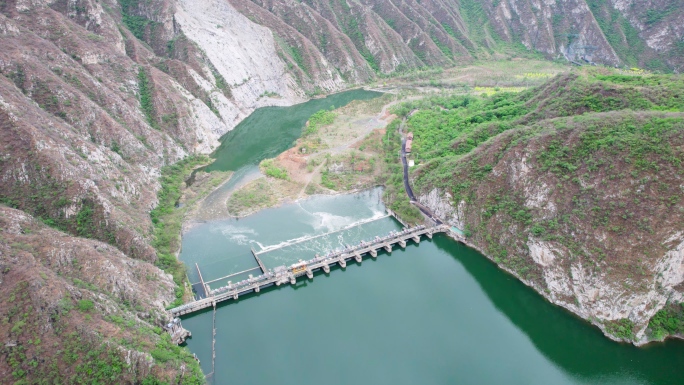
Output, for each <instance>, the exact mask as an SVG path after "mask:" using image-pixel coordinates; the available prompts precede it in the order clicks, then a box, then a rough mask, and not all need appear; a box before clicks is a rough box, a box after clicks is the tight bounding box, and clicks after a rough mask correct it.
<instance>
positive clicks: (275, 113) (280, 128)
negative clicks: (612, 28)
mask: <svg viewBox="0 0 684 385" xmlns="http://www.w3.org/2000/svg"><path fill="white" fill-rule="evenodd" d="M380 95H381V94H380V93H378V92H372V91H366V90H362V89H358V90H352V91H346V92H340V93H338V94H333V95H330V96H328V97H326V98H322V99H312V100H310V101H308V102H306V103H302V104H297V105H294V106H291V107H264V108H259V109H258V110H256V111H254V112H253V113H252V114H251V115H250V116H248V117H247V118H246V119H245V120H243V121H242V122H240V124H238V125H237V127H235V129H234V130H232V131H230V132H228V133H227V134H226V135H224V136H223V137H222V138H221V145H220V146H219V148H218V149H217V150H216V152H215V154H214V157H215V158H216V161H214V163H212V164H211V165H209V166H208V167H207V168H206V170H207V171H213V170H221V171H227V170H232V171H236V170H239V169H240V168H242V167H245V166H249V165H255V164H258V163H259V162H260V161H262V160H264V159H267V158H274V157H276V156H278V155H279V154H280V153H281V152H283V151H285V150H287V149H288V148H290V147H292V144H293V143H294V141H295V140H297V139H298V138H299V136H300V135H301V133H302V128H303V127H304V125H305V124H306V121H307V120H309V117H311V115H313V114H314V113H316V112H318V111H320V110H327V109H330V108H338V107H343V106H345V105H347V104H349V102H351V101H353V100H367V99H372V98H376V97H378V96H380Z"/></svg>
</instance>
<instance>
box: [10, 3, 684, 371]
mask: <svg viewBox="0 0 684 385" xmlns="http://www.w3.org/2000/svg"><path fill="white" fill-rule="evenodd" d="M682 9H684V7H682V4H681V1H669V0H657V1H647V2H643V1H641V2H639V3H638V4H637V2H636V1H627V0H624V1H617V0H614V1H610V2H609V1H607V0H592V1H588V2H587V1H584V0H567V1H528V0H507V1H500V0H492V1H489V0H487V1H484V2H481V1H475V0H462V1H456V0H421V1H412V0H405V1H389V0H378V1H370V0H359V1H342V0H333V1H329V2H324V1H320V0H306V1H301V2H299V1H294V0H282V1H267V0H264V1H259V0H255V1H248V0H193V1H190V0H145V1H142V0H31V1H29V0H0V130H1V131H0V132H1V134H2V141H0V181H1V182H0V203H2V205H4V206H2V208H1V210H0V211H2V218H5V219H2V221H1V222H2V223H0V229H1V230H2V233H1V234H2V238H0V250H2V254H0V265H2V269H3V271H2V274H3V275H2V280H3V282H4V283H6V285H4V286H3V288H2V293H3V295H7V296H8V297H7V298H11V297H12V295H14V296H15V297H14V298H16V296H17V295H19V294H18V293H19V291H22V290H23V292H25V293H28V294H26V295H27V296H23V294H22V297H21V298H22V301H23V302H21V307H16V309H15V307H12V306H10V305H11V304H10V303H9V302H6V303H4V304H3V306H2V311H1V312H0V313H2V317H3V319H5V320H7V322H6V323H3V324H2V326H0V332H1V333H2V334H3V335H5V336H6V337H7V340H8V341H14V342H11V343H10V342H8V343H7V344H6V345H5V347H4V348H3V350H2V352H3V354H5V356H7V357H9V356H12V357H26V358H22V360H19V361H17V360H15V361H11V360H10V361H11V362H12V364H11V365H9V364H7V363H6V362H9V361H3V362H5V363H3V364H0V371H2V374H3V378H16V380H18V381H19V380H23V379H26V378H28V379H33V378H39V377H40V375H44V374H45V373H47V372H46V370H48V369H46V367H45V365H49V364H50V363H47V364H46V363H44V362H42V361H40V363H39V364H37V365H38V368H39V369H35V368H33V369H32V367H33V366H32V365H34V364H33V363H32V362H39V361H38V360H37V358H36V359H35V360H34V361H32V360H31V359H30V358H31V357H38V356H39V355H40V354H41V351H43V352H44V351H45V350H44V349H46V348H45V347H43V346H36V344H35V343H34V342H35V337H34V336H33V333H34V332H36V331H37V330H43V331H44V332H45V333H48V334H49V336H50V341H53V339H54V340H55V341H57V340H59V339H60V338H65V336H66V335H67V334H69V335H72V334H73V333H76V334H78V335H81V336H97V338H92V339H89V344H83V345H82V346H87V347H88V349H85V348H80V349H77V350H74V351H73V352H70V353H69V354H71V357H72V358H70V360H73V362H78V363H83V364H84V365H86V366H87V365H90V364H95V363H98V364H102V362H100V361H97V360H95V359H94V358H93V357H92V356H91V357H90V358H89V357H88V351H89V350H92V351H97V352H99V353H100V354H101V357H109V358H111V359H110V360H109V361H106V362H109V364H110V365H109V367H117V368H123V367H127V368H129V369H130V368H132V367H137V366H135V365H133V364H132V363H131V361H130V360H129V361H125V362H127V363H126V364H125V365H124V364H121V365H119V363H120V361H117V359H115V358H116V357H114V356H113V355H112V354H113V353H111V352H116V351H121V352H124V351H125V352H129V353H130V354H129V353H125V354H126V357H128V358H130V357H132V355H133V356H136V357H141V359H142V360H143V361H144V362H146V364H145V365H147V366H146V367H147V368H148V369H149V370H148V369H145V370H142V369H141V370H139V371H135V372H134V373H132V374H131V372H127V373H128V374H126V375H123V374H121V376H122V377H121V378H122V382H136V381H137V382H139V381H142V380H143V379H144V378H146V376H148V375H151V376H154V377H159V378H165V379H167V380H169V381H170V379H173V378H176V377H177V376H179V375H181V373H183V370H184V369H183V368H186V367H192V368H195V369H196V364H193V362H194V361H193V360H191V359H188V356H187V355H185V353H186V352H185V351H184V350H183V351H175V350H174V355H173V356H164V355H160V353H159V351H157V352H156V353H154V351H155V349H156V348H155V347H156V346H161V347H164V349H166V348H167V347H168V346H167V345H166V342H165V341H164V340H163V338H162V337H161V336H159V335H158V334H157V333H156V332H155V329H154V325H156V324H158V323H159V322H161V317H162V314H163V313H162V310H163V308H164V307H165V306H167V305H168V304H169V301H173V300H174V298H176V297H178V296H175V295H174V294H175V293H174V289H175V290H176V291H177V292H182V291H183V290H182V289H180V288H178V287H176V288H174V287H173V286H177V285H178V283H179V277H181V278H182V275H183V274H182V271H181V270H174V271H173V273H174V274H175V275H174V276H173V277H171V276H170V275H168V274H164V273H163V271H162V269H161V268H166V269H167V270H169V269H168V268H169V260H170V259H169V258H170V257H172V256H173V254H174V253H175V252H177V247H176V246H177V245H176V246H173V245H175V244H173V242H171V244H173V245H172V246H170V247H167V248H165V249H164V251H163V252H162V251H160V250H161V249H160V247H159V242H158V241H157V240H156V239H157V236H158V234H157V233H156V232H155V231H156V230H155V229H159V228H160V225H159V223H158V218H157V217H155V221H153V220H152V218H151V216H150V212H151V211H152V210H153V209H154V208H155V207H158V206H159V204H160V197H161V198H162V199H161V201H162V203H163V205H168V204H173V203H174V202H167V201H168V200H169V199H170V198H171V197H175V195H173V194H171V193H169V194H167V192H168V191H167V190H165V189H162V185H163V184H168V183H170V182H169V181H172V182H174V183H176V182H177V183H178V184H180V183H181V182H182V181H179V180H178V178H179V177H178V175H176V176H175V177H174V178H175V179H174V178H164V179H161V178H160V176H161V175H162V170H171V171H170V172H174V169H173V167H171V168H169V167H167V166H170V165H173V164H177V163H178V162H180V161H181V160H183V159H186V162H187V163H183V166H182V167H189V165H197V164H198V162H199V161H198V159H203V158H198V157H197V156H198V155H201V154H209V153H211V152H212V151H213V150H214V149H216V148H217V146H218V144H219V138H220V137H221V136H222V135H223V134H225V133H226V132H228V131H229V130H231V129H233V128H234V127H235V126H236V125H237V124H238V123H239V122H240V121H241V120H242V119H244V118H245V117H246V116H248V115H249V114H250V113H251V112H252V111H254V110H255V109H256V108H259V107H262V106H270V105H291V104H294V103H297V102H301V101H304V100H306V99H307V98H310V97H313V96H316V95H322V94H328V93H332V92H336V91H339V90H342V89H346V88H349V87H354V86H358V85H362V84H365V83H368V82H373V81H377V80H379V79H383V78H385V77H387V76H392V75H393V74H397V73H403V72H410V71H413V70H415V69H418V68H424V67H446V66H452V65H456V64H463V63H470V62H473V61H476V60H489V59H505V58H511V57H515V56H521V55H532V56H540V55H541V56H544V57H546V58H548V59H554V60H562V61H565V60H574V61H581V62H582V63H585V62H584V61H582V60H583V59H582V58H584V59H586V60H588V61H593V62H596V63H603V64H607V65H610V66H620V67H622V66H640V67H647V68H651V69H655V70H659V71H672V72H679V71H681V69H682V65H683V64H684V54H683V53H684V51H683V50H684V43H682V36H683V35H684V31H683V30H682V28H683V27H682V26H683V25H684V20H682V18H683V16H682V12H681V10H682ZM188 159H190V160H188ZM165 167H166V168H165ZM178 167H181V166H178ZM182 167H181V168H182ZM184 170H185V169H184ZM176 171H177V169H176ZM165 175H166V174H165ZM162 182H163V183H162ZM167 187H168V186H167ZM169 191H175V192H177V191H176V190H174V189H173V188H171V189H170V190H169ZM164 199H166V200H164ZM165 207H166V206H165ZM17 226H18V227H17ZM45 226H47V227H45ZM169 228H172V227H169ZM177 235H178V234H175V235H174V236H175V237H177ZM53 238H54V239H57V240H59V241H54V242H51V241H49V240H50V239H53ZM55 242H57V243H55ZM155 246H156V247H155ZM68 250H71V251H69V252H67V251H68ZM93 250H95V251H97V252H95V251H93ZM98 250H99V251H98ZM102 250H104V251H102ZM74 255H79V256H80V257H79V258H76V259H74V258H73V256H74ZM74 261H77V262H74ZM98 266H99V267H98ZM112 266H113V267H112ZM93 267H95V268H97V269H96V270H97V271H98V272H100V273H99V274H105V273H102V272H107V271H110V270H108V269H110V268H111V269H112V270H111V271H112V273H111V274H114V275H116V276H120V277H127V278H125V279H124V278H122V279H123V281H120V282H116V280H115V281H114V282H112V281H108V280H102V281H99V280H97V279H95V277H93V276H91V275H92V274H95V273H93V271H94V270H89V269H91V268H93ZM98 269H99V270H98ZM142 271H144V272H146V273H145V275H144V276H143V275H141V274H142V273H141V272H142ZM43 275H45V277H47V278H45V277H43ZM172 278H175V280H176V282H175V285H174V284H172V282H173V279H172ZM146 280H150V281H151V282H156V283H150V282H147V281H146ZM129 281H130V282H131V284H132V286H131V288H133V289H131V290H134V291H136V290H141V291H150V292H151V293H154V295H149V296H148V295H145V296H142V297H140V300H139V302H134V301H131V295H130V293H129V294H125V295H124V294H122V293H123V292H121V291H117V289H116V288H117V287H120V284H121V282H129ZM46 285H47V286H46ZM148 286H149V287H148ZM152 287H154V289H153V288H152ZM26 288H29V289H28V291H26ZM181 294H182V293H181ZM81 301H90V302H92V307H91V306H90V304H89V302H81ZM112 301H113V302H112ZM79 304H83V305H82V307H83V309H82V310H74V309H75V308H76V307H77V306H79ZM17 306H18V305H17ZM93 309H96V310H97V314H94V313H91V312H92V311H93ZM19 312H23V313H19ZM25 315H26V316H25ZM86 316H88V317H90V318H91V320H92V321H93V322H82V320H85V319H86V318H87V317H86ZM70 317H75V318H74V319H75V320H78V322H79V324H80V325H81V326H80V329H72V326H73V325H71V324H69V323H66V324H65V323H64V322H66V320H69V319H71V318H70ZM27 318H35V319H37V320H41V321H40V322H34V323H31V324H28V323H27V322H28V321H27ZM57 318H58V319H59V320H62V321H59V322H57V321H54V322H53V321H50V320H53V319H57ZM43 321H44V322H43ZM55 322H57V323H55ZM60 322H61V323H60ZM129 324H130V325H142V326H141V328H140V330H142V331H143V332H145V333H146V334H145V335H144V336H143V335H141V336H134V335H128V334H125V333H124V334H123V335H122V334H121V330H122V329H124V328H125V326H126V325H129ZM26 325H28V326H26ZM67 325H68V326H67ZM148 332H149V333H148ZM46 338H47V337H46ZM74 338H75V337H74ZM84 338H85V337H84ZM29 341H30V342H29ZM131 341H137V342H140V343H137V344H135V343H133V342H131ZM72 345H73V346H76V345H77V344H76V342H74V343H73V344H72ZM72 345H69V346H72ZM100 348H101V349H102V350H100ZM110 348H111V349H110ZM26 352H33V353H31V354H34V356H30V355H27V354H26ZM150 352H152V353H150ZM150 354H151V355H150ZM128 358H127V359H128ZM152 360H153V361H154V362H156V363H157V364H163V365H160V366H155V367H154V368H152V366H153V365H152V364H151V362H152ZM65 362H68V361H65ZM103 362H105V361H103ZM141 362H142V361H141ZM115 363H116V365H115ZM8 365H9V366H8ZM126 365H128V366H126ZM193 365H194V366H193ZM86 366H84V367H83V368H84V369H83V370H86V371H87V370H89V369H88V368H87V367H86ZM100 366H101V365H100ZM49 370H54V371H55V373H56V374H55V376H56V377H58V378H70V377H71V376H79V375H82V373H81V374H79V373H75V372H73V371H72V368H71V367H69V366H68V365H61V364H60V363H59V362H58V363H56V366H55V367H54V368H52V369H49ZM131 370H132V369H131ZM193 370H194V369H193ZM190 372H192V370H190ZM109 374H111V373H109ZM109 374H107V373H104V372H103V374H102V375H103V376H104V375H109ZM195 375H196V373H194V374H193V375H192V376H195ZM12 376H14V377H12ZM195 377H196V376H195ZM195 377H192V378H195Z"/></svg>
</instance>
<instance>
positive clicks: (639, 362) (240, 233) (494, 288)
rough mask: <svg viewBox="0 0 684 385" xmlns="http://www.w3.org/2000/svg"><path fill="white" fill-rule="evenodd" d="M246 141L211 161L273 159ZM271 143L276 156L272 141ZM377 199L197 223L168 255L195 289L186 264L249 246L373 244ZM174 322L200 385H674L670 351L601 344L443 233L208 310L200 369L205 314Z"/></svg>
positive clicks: (309, 253)
mask: <svg viewBox="0 0 684 385" xmlns="http://www.w3.org/2000/svg"><path fill="white" fill-rule="evenodd" d="M317 102H318V101H317ZM336 105H337V104H336ZM292 108H294V109H295V110H296V108H297V107H296V106H295V107H292ZM307 108H308V107H307ZM318 109H320V107H318V106H316V107H312V108H311V109H310V110H309V111H311V112H315V111H317V110H318ZM259 111H261V110H259ZM259 111H257V112H259ZM283 111H285V110H283ZM288 111H292V110H288ZM290 114H294V115H296V113H293V112H288V113H287V114H286V115H288V116H283V117H281V118H282V119H286V118H289V115H290ZM304 115H306V114H304ZM278 120H279V118H278V116H271V118H269V119H267V120H266V122H267V123H268V122H272V121H278ZM304 120H305V119H304ZM269 124H270V123H269ZM254 127H255V126H251V128H250V129H254ZM300 127H301V126H300ZM237 130H238V129H236V131H237ZM266 131H267V130H266ZM231 134H232V135H234V136H233V137H234V138H240V137H242V136H244V135H247V133H240V132H234V133H231ZM264 135H265V134H264ZM288 140H289V139H288ZM250 141H251V142H250V143H251V144H250V146H256V148H255V149H254V150H253V151H247V152H243V153H242V154H243V155H242V156H243V158H242V160H243V162H240V161H239V159H238V158H231V157H234V156H236V155H235V154H233V155H230V154H226V155H225V156H224V155H221V153H219V154H218V156H219V159H223V161H224V162H225V163H223V166H221V167H222V168H224V169H225V168H226V167H228V168H231V167H232V168H234V169H240V168H242V167H244V166H245V165H246V164H254V162H256V161H258V159H259V158H260V157H262V156H263V157H268V156H273V155H275V154H273V153H271V151H276V150H275V149H274V147H273V143H271V142H268V143H262V146H263V147H259V139H258V138H252V139H250ZM290 142H291V140H290ZM224 145H225V147H224V149H226V148H231V147H230V145H229V144H228V143H226V142H224ZM281 145H282V146H286V147H285V148H287V146H289V144H288V143H287V140H285V139H283V140H282V142H281ZM232 151H242V150H241V149H240V148H239V147H234V148H233V150H232ZM279 151H280V150H279ZM254 154H261V155H259V156H256V157H254V156H255V155H254ZM231 159H232V160H231ZM217 167H218V166H217ZM380 194H381V190H380V189H374V190H370V191H366V192H362V193H359V194H351V195H341V196H333V197H327V196H319V197H313V198H311V199H307V200H304V201H301V202H296V203H293V204H288V205H284V206H282V207H278V208H273V209H268V210H264V211H261V212H259V213H257V214H255V215H252V216H249V217H246V218H243V219H239V220H238V219H226V220H220V221H211V222H206V223H202V224H199V225H197V226H195V227H193V228H192V229H191V230H190V231H189V232H188V233H186V234H185V235H184V237H183V251H182V253H181V259H182V260H183V261H184V262H185V263H186V264H187V265H188V266H189V267H190V268H189V276H190V279H191V281H193V282H195V281H196V280H198V276H197V273H196V271H195V269H194V266H195V263H197V264H198V265H199V267H200V269H201V271H202V275H203V277H204V279H205V280H206V281H208V280H212V279H216V278H220V277H223V276H225V275H227V274H231V273H235V272H238V271H242V270H245V269H249V268H251V267H255V266H257V264H256V262H255V261H254V259H253V257H252V255H251V252H250V248H254V249H256V250H266V249H268V250H271V251H270V252H268V253H265V254H263V255H262V257H263V258H262V259H263V261H264V263H265V264H266V265H267V267H268V268H272V267H275V266H278V265H283V264H291V263H293V262H295V261H296V260H298V259H299V258H301V259H309V258H311V257H313V255H314V254H315V253H317V252H318V253H325V252H326V251H328V250H331V249H335V248H338V247H343V246H344V245H345V244H353V243H356V242H358V241H360V240H368V239H371V238H372V237H374V236H375V235H381V234H382V235H384V234H386V233H387V232H389V231H390V230H394V229H399V228H400V226H399V224H398V223H396V222H395V221H394V220H393V219H391V218H385V217H383V215H384V206H383V205H382V202H381V201H380ZM356 225H358V226H356ZM318 235H323V236H320V237H316V238H314V239H310V240H308V241H307V239H309V238H307V237H312V236H318ZM280 246H282V247H280ZM279 247H280V248H279ZM255 274H256V273H255ZM246 276H247V274H243V275H242V276H239V277H233V278H231V280H232V281H233V282H236V281H238V280H239V279H243V278H245V277H246ZM222 284H225V282H224V281H219V282H216V283H215V284H213V285H212V287H214V288H216V287H218V286H220V285H222ZM183 324H184V326H185V327H186V328H188V329H190V330H191V331H192V333H193V337H192V338H191V339H190V340H188V342H187V343H188V347H189V348H190V350H191V351H192V352H194V353H196V354H197V356H198V357H199V358H200V360H201V364H202V369H203V370H204V372H205V373H207V374H209V373H211V372H212V371H213V374H212V375H211V376H210V377H209V383H213V384H273V383H281V384H304V385H309V384H678V383H684V370H683V369H682V368H683V366H682V365H684V343H682V342H681V341H676V342H668V343H665V344H653V345H652V346H648V347H646V348H636V347H633V346H631V345H625V344H618V343H615V342H612V341H610V340H608V339H607V338H605V337H604V336H603V335H602V334H601V333H600V331H599V330H598V329H596V328H594V327H592V326H591V325H589V324H588V323H586V322H584V321H582V320H580V319H578V318H576V317H574V316H573V315H571V314H569V313H568V312H566V311H564V310H563V309H560V308H558V307H556V306H553V305H551V304H549V303H548V302H546V301H545V300H544V299H543V298H542V297H541V296H539V295H538V294H537V293H535V292H534V291H533V290H531V289H529V288H527V287H525V286H524V285H523V284H521V283H520V282H518V281H517V280H516V279H514V278H513V277H511V276H509V275H508V274H506V273H504V272H502V271H500V270H499V269H497V268H496V266H495V265H494V264H492V263H490V262H489V261H488V260H487V259H486V258H485V257H483V256H482V255H480V254H479V253H478V252H476V251H474V250H471V249H468V248H466V247H464V246H462V245H460V244H458V243H456V242H454V241H452V240H450V239H448V238H446V237H444V236H438V237H435V239H434V240H433V241H428V240H423V241H422V242H421V243H420V245H414V244H413V243H411V242H410V243H409V246H408V247H407V248H406V249H405V250H400V249H397V250H394V251H393V252H392V253H391V254H387V253H385V252H384V251H383V252H381V253H379V255H378V258H377V259H376V260H373V259H370V258H365V259H364V261H363V263H361V264H356V263H351V262H348V265H347V268H346V269H344V270H343V269H339V268H333V270H332V271H331V273H330V274H328V275H326V274H322V273H318V274H317V275H316V276H315V277H314V278H313V279H312V280H308V279H305V278H300V280H299V281H298V282H297V284H296V285H294V286H290V285H288V286H283V287H279V288H272V289H267V290H264V291H262V292H261V293H259V294H253V295H248V296H245V297H241V298H240V300H239V301H237V302H232V301H231V302H226V303H224V304H222V305H220V306H219V307H218V309H217V312H216V329H217V335H216V360H215V364H214V365H212V311H205V312H201V313H196V314H194V315H192V316H189V317H185V318H184V319H183Z"/></svg>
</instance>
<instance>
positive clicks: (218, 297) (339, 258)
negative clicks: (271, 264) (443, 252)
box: [169, 225, 459, 317]
mask: <svg viewBox="0 0 684 385" xmlns="http://www.w3.org/2000/svg"><path fill="white" fill-rule="evenodd" d="M449 231H450V228H449V227H448V226H445V225H439V226H433V227H427V226H416V227H413V228H405V229H404V230H402V231H393V232H391V233H390V234H388V235H387V236H384V237H376V238H375V239H373V240H372V241H369V242H361V243H359V244H358V245H356V246H348V247H347V248H345V249H342V250H339V251H332V252H329V253H328V254H326V255H324V256H319V255H316V256H315V257H314V258H312V259H310V260H307V261H301V260H300V262H297V263H295V264H293V265H291V266H289V267H286V266H277V267H275V268H274V269H272V270H267V269H266V267H265V265H264V264H263V262H262V261H261V260H260V259H259V253H257V252H256V251H255V250H254V249H252V254H253V256H254V258H255V259H256V261H257V263H258V265H259V267H258V269H260V270H261V271H262V274H261V275H259V276H256V277H252V276H251V275H250V277H249V278H247V279H245V280H242V281H240V282H237V283H235V284H233V283H232V282H231V281H227V283H226V285H225V286H221V287H219V288H216V289H211V288H210V287H209V282H204V279H203V278H202V273H201V271H200V269H199V267H198V266H197V272H198V275H199V277H200V285H201V286H200V287H201V289H202V291H203V293H204V295H203V296H202V297H201V298H200V299H198V300H196V301H193V302H190V303H187V304H184V305H181V306H178V307H176V308H173V309H171V310H169V313H171V315H172V316H173V317H178V316H182V315H186V314H189V313H193V312H196V311H199V310H202V309H206V308H208V307H216V304H217V303H219V302H222V301H226V300H230V299H232V300H237V299H238V298H239V296H241V295H244V294H248V293H253V292H256V293H258V292H259V291H261V289H264V288H267V287H270V286H273V285H276V286H280V285H282V284H288V283H289V284H293V285H294V284H295V283H296V282H297V278H298V277H301V276H303V275H306V276H307V278H308V279H313V275H314V273H315V272H317V271H320V270H323V271H324V272H325V273H326V274H329V273H330V266H331V265H335V264H337V265H339V266H340V267H342V268H346V267H347V261H348V260H354V261H356V262H357V263H361V262H362V261H363V257H364V256H366V257H368V256H370V257H371V258H377V256H378V250H381V249H384V250H385V251H387V252H388V253H391V252H392V248H393V247H394V246H395V245H399V246H400V247H401V248H406V245H407V242H409V241H412V242H415V243H416V244H418V243H420V239H421V237H422V236H425V237H427V238H429V239H432V237H433V236H434V234H437V233H445V232H449ZM454 235H455V236H457V237H458V236H459V235H458V233H456V232H455V233H454ZM256 269H257V268H253V269H250V270H246V271H242V272H240V273H245V272H247V271H251V270H256ZM235 275H236V274H231V275H229V276H226V277H222V278H219V279H215V280H213V281H210V282H217V281H220V280H225V279H227V278H229V277H232V276H235ZM193 286H194V287H196V286H197V284H194V285H193Z"/></svg>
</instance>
